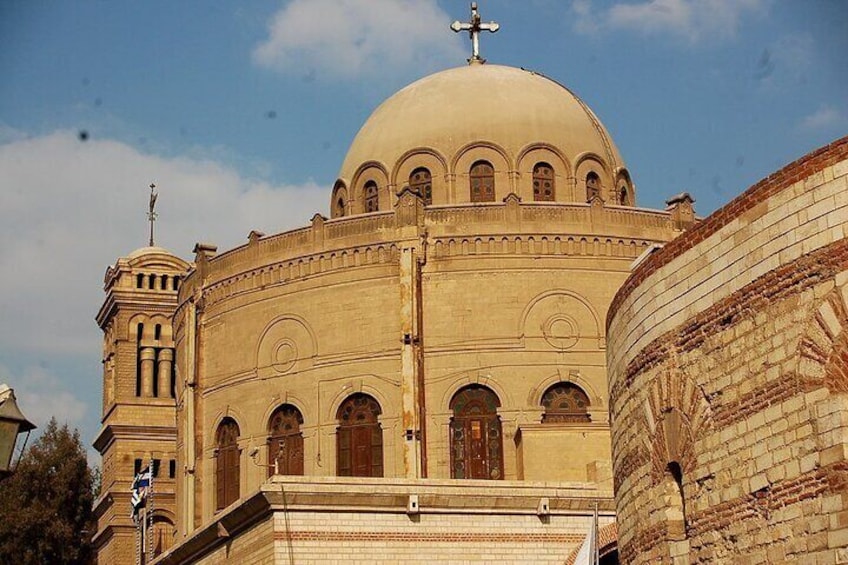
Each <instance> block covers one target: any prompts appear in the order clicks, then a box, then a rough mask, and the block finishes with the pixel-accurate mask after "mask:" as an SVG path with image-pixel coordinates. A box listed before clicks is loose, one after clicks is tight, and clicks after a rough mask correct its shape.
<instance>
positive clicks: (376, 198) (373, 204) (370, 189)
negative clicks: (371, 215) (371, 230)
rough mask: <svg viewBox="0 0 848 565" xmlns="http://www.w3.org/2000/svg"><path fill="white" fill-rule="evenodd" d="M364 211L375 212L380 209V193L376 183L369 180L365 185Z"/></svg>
mask: <svg viewBox="0 0 848 565" xmlns="http://www.w3.org/2000/svg"><path fill="white" fill-rule="evenodd" d="M364 192H365V211H366V212H377V211H378V210H379V209H380V192H379V190H377V183H376V182H374V181H373V180H369V181H368V182H366V183H365V190H364Z"/></svg>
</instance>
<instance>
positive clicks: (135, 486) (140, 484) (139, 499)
mask: <svg viewBox="0 0 848 565" xmlns="http://www.w3.org/2000/svg"><path fill="white" fill-rule="evenodd" d="M151 480H152V476H151V472H150V466H149V465H148V466H147V467H145V468H144V469H142V470H141V472H139V474H138V475H136V476H135V478H134V479H133V483H132V491H131V492H132V496H130V504H131V505H132V514H130V515H131V516H132V517H133V519H135V518H136V516H138V512H139V510H141V509H142V508H144V505H145V502H146V501H147V491H148V489H149V488H150V482H151Z"/></svg>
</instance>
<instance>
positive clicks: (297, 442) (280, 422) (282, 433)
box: [268, 404, 303, 476]
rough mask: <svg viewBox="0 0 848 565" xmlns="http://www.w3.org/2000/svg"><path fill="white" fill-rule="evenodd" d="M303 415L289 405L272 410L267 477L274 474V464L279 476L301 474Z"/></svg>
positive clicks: (269, 423)
mask: <svg viewBox="0 0 848 565" xmlns="http://www.w3.org/2000/svg"><path fill="white" fill-rule="evenodd" d="M302 424H303V415H302V414H301V413H300V410H298V409H297V408H296V407H294V406H292V405H291V404H283V405H282V406H280V407H278V408H277V409H276V410H274V413H273V414H271V419H270V420H269V421H268V476H271V475H272V474H273V473H274V462H275V461H276V463H277V470H278V471H279V473H280V474H281V475H302V474H303V433H302V432H301V431H300V426H301V425H302Z"/></svg>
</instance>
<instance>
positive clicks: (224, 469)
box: [215, 418, 241, 510]
mask: <svg viewBox="0 0 848 565" xmlns="http://www.w3.org/2000/svg"><path fill="white" fill-rule="evenodd" d="M238 438H239V427H238V424H236V421H235V420H233V419H232V418H224V420H223V421H222V422H221V424H220V425H219V426H218V431H217V432H216V433H215V447H216V449H215V509H216V510H222V509H224V508H226V507H227V506H229V505H230V504H232V503H233V502H235V501H236V500H238V498H239V478H240V477H239V474H240V472H241V469H240V464H239V463H240V461H239V458H240V450H239V447H238Z"/></svg>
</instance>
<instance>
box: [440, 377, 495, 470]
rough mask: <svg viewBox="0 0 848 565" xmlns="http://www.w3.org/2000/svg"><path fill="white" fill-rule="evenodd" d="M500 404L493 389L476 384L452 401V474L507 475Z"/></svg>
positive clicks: (458, 394)
mask: <svg viewBox="0 0 848 565" xmlns="http://www.w3.org/2000/svg"><path fill="white" fill-rule="evenodd" d="M499 405H500V402H499V401H498V398H497V395H495V393H494V392H492V391H491V390H489V389H487V388H485V387H482V386H478V385H473V386H470V387H466V388H464V389H462V390H460V391H459V392H458V393H457V394H456V395H454V398H453V400H452V401H451V408H452V409H453V411H454V417H453V418H452V419H451V437H450V443H451V477H452V478H454V479H503V433H502V429H501V420H500V417H499V416H498V414H497V407H498V406H499Z"/></svg>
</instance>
